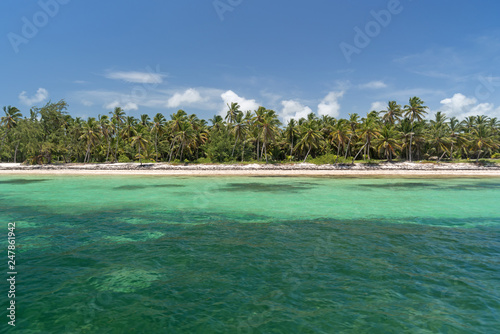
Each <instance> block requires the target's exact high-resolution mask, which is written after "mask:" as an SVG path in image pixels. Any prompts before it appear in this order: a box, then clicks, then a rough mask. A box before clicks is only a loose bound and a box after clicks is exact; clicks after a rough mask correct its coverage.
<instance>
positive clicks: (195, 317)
mask: <svg viewBox="0 0 500 334" xmlns="http://www.w3.org/2000/svg"><path fill="white" fill-rule="evenodd" d="M0 222H1V223H2V225H1V226H2V230H3V232H2V233H0V249H3V250H2V252H3V253H4V254H5V256H4V265H2V268H4V269H3V271H4V274H3V276H4V277H6V278H7V277H8V275H7V272H8V269H7V261H8V259H7V257H6V255H7V245H8V244H7V234H8V230H7V224H8V223H9V222H15V224H16V230H15V237H16V250H15V252H16V271H17V275H16V298H15V301H16V328H15V329H16V331H18V332H19V333H204V334H206V333H384V334H385V333H468V334H469V333H487V334H491V333H500V178H439V179H438V178H436V179H433V178H398V179H394V178H289V177H217V178H213V177H159V176H141V177H139V176H126V177H125V176H106V177H104V176H57V177H55V176H0ZM2 281H3V282H4V283H2V285H1V286H0V287H1V289H2V291H1V293H0V296H2V297H1V298H0V302H1V305H2V307H1V309H2V312H1V314H0V315H1V319H2V320H1V321H2V323H0V332H2V333H4V332H7V330H8V329H9V327H10V326H9V325H8V324H7V321H8V320H9V319H8V318H7V317H6V314H7V313H6V308H7V307H8V305H9V304H8V303H9V299H8V298H7V292H8V290H9V285H8V283H7V282H6V280H5V279H4V280H2Z"/></svg>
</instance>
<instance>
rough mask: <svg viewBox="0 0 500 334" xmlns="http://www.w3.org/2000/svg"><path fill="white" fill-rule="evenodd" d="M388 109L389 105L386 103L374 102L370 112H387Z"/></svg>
mask: <svg viewBox="0 0 500 334" xmlns="http://www.w3.org/2000/svg"><path fill="white" fill-rule="evenodd" d="M386 109H387V104H386V103H385V102H382V101H376V102H373V103H372V105H371V107H370V110H369V112H370V111H373V110H375V111H382V110H386Z"/></svg>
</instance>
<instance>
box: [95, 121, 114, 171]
mask: <svg viewBox="0 0 500 334" xmlns="http://www.w3.org/2000/svg"><path fill="white" fill-rule="evenodd" d="M98 118H99V129H100V130H101V135H102V136H103V137H104V138H105V139H106V161H108V159H109V151H110V149H111V131H112V128H111V123H110V121H109V117H108V116H107V115H99V117H98Z"/></svg>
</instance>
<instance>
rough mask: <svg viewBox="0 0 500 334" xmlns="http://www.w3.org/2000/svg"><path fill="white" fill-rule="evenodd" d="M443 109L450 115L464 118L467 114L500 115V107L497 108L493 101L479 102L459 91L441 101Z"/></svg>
mask: <svg viewBox="0 0 500 334" xmlns="http://www.w3.org/2000/svg"><path fill="white" fill-rule="evenodd" d="M441 104H442V111H443V112H444V113H446V115H447V116H448V117H457V118H459V119H463V118H465V117H467V116H477V115H486V116H489V117H500V107H498V108H495V106H494V105H493V104H492V103H480V104H477V99H476V98H474V97H467V96H465V95H463V94H460V93H457V94H455V95H453V97H451V98H447V99H444V100H442V101H441Z"/></svg>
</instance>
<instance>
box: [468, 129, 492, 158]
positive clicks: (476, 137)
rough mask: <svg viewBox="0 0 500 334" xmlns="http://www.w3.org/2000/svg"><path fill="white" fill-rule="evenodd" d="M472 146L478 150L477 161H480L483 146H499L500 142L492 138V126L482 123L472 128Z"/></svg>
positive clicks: (490, 147)
mask: <svg viewBox="0 0 500 334" xmlns="http://www.w3.org/2000/svg"><path fill="white" fill-rule="evenodd" d="M472 148H473V149H474V150H476V152H477V156H476V163H478V162H479V158H480V157H481V153H483V148H489V149H496V148H498V144H497V143H495V141H494V140H493V139H492V138H491V130H490V128H488V127H486V126H485V125H480V126H478V127H475V128H474V129H472Z"/></svg>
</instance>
